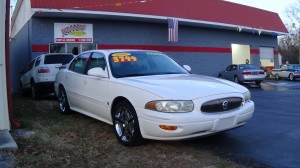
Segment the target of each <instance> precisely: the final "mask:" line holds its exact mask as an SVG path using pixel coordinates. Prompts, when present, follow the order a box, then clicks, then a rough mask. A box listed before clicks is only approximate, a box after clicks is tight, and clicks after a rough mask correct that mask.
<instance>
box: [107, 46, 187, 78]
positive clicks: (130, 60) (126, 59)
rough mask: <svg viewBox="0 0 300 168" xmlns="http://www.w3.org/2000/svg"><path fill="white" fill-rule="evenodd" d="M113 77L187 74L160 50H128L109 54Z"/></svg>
mask: <svg viewBox="0 0 300 168" xmlns="http://www.w3.org/2000/svg"><path fill="white" fill-rule="evenodd" d="M109 63H110V67H111V71H112V74H113V76H114V77H117V78H120V77H130V76H145V75H161V74H187V73H189V72H187V70H185V69H184V68H183V67H182V66H180V65H179V64H178V63H177V62H175V61H174V60H173V59H171V58H170V57H168V56H167V55H165V54H163V53H161V52H153V51H130V52H116V53H112V54H110V55H109Z"/></svg>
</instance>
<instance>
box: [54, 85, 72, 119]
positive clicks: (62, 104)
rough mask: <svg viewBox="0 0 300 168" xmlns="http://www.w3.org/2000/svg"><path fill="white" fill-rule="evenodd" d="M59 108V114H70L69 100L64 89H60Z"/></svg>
mask: <svg viewBox="0 0 300 168" xmlns="http://www.w3.org/2000/svg"><path fill="white" fill-rule="evenodd" d="M57 98H58V108H59V112H60V113H62V114H67V113H69V112H70V106H69V102H68V98H67V95H66V91H65V89H64V88H63V87H60V88H59V92H58V97H57Z"/></svg>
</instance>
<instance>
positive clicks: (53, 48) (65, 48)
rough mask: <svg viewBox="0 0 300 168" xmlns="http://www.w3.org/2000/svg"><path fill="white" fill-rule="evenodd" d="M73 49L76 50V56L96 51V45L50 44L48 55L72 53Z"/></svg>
mask: <svg viewBox="0 0 300 168" xmlns="http://www.w3.org/2000/svg"><path fill="white" fill-rule="evenodd" d="M74 48H76V50H78V54H80V53H82V52H84V51H88V50H95V49H97V45H96V44H94V43H89V44H86V43H59V44H57V43H53V44H50V53H72V51H74Z"/></svg>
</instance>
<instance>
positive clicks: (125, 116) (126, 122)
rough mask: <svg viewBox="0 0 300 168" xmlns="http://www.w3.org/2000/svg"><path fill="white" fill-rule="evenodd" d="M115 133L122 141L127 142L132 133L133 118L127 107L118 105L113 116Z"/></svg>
mask: <svg viewBox="0 0 300 168" xmlns="http://www.w3.org/2000/svg"><path fill="white" fill-rule="evenodd" d="M114 120H115V129H116V132H117V135H118V136H119V137H120V139H121V140H122V141H125V142H128V141H130V140H131V139H132V137H133V134H134V119H133V116H132V114H131V112H130V110H129V109H128V108H127V107H120V108H119V109H117V113H116V114H115V117H114Z"/></svg>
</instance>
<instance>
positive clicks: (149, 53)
mask: <svg viewBox="0 0 300 168" xmlns="http://www.w3.org/2000/svg"><path fill="white" fill-rule="evenodd" d="M147 54H148V55H163V54H162V53H160V52H147Z"/></svg>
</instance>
